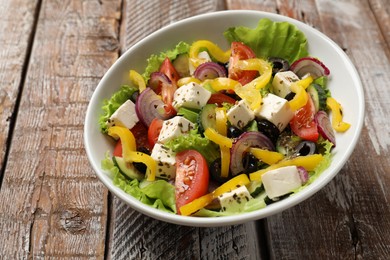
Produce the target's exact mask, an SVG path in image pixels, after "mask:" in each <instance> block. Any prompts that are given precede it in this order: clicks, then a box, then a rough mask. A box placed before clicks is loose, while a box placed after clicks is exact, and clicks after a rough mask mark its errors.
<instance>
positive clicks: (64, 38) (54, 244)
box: [0, 0, 121, 259]
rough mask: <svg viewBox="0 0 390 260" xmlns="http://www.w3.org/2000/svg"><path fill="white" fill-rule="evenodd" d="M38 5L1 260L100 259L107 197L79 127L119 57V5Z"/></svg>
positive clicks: (0, 232) (1, 216)
mask: <svg viewBox="0 0 390 260" xmlns="http://www.w3.org/2000/svg"><path fill="white" fill-rule="evenodd" d="M27 3H30V1H25V3H24V4H20V5H22V6H29V4H27ZM40 6H41V8H40V10H39V21H38V23H37V29H36V33H35V35H34V45H33V48H32V52H31V58H30V62H29V64H28V71H27V74H26V80H25V83H24V87H23V93H22V97H21V102H20V108H19V111H18V117H17V122H16V125H15V129H14V136H13V142H12V145H11V148H10V153H9V158H8V164H7V168H6V169H5V176H4V180H3V185H2V187H1V190H0V201H1V202H2V203H1V204H0V237H1V238H2V242H1V243H0V252H1V258H2V259H28V258H34V259H44V258H51V257H54V258H75V259H76V258H82V257H85V258H103V257H104V250H105V243H104V242H105V233H106V221H107V208H108V207H107V196H108V192H107V190H106V189H105V188H104V186H103V184H101V182H100V181H98V180H97V178H96V177H95V174H94V173H93V171H92V169H91V167H90V165H89V163H88V160H87V158H86V154H85V151H84V145H83V122H84V117H85V111H86V108H87V105H88V102H89V99H90V97H91V95H92V92H93V90H94V89H95V87H96V85H97V83H98V81H99V79H100V78H101V77H102V76H103V74H104V73H105V71H106V70H107V69H108V68H109V66H110V65H111V64H112V63H113V62H114V61H115V60H116V59H117V57H118V50H119V41H118V39H119V29H118V28H119V20H120V8H121V1H119V0H118V1H89V0H85V1H79V0H67V1H54V0H47V1H42V3H41V5H40ZM10 19H11V18H10ZM15 22H16V23H17V22H18V21H15ZM16 65H17V64H16ZM14 74H15V75H17V74H18V73H14ZM5 238H7V239H5Z"/></svg>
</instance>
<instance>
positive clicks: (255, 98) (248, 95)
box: [234, 83, 263, 111]
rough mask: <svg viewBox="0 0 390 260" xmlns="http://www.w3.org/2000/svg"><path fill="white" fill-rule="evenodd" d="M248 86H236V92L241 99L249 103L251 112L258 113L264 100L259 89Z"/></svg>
mask: <svg viewBox="0 0 390 260" xmlns="http://www.w3.org/2000/svg"><path fill="white" fill-rule="evenodd" d="M248 84H249V83H248ZM248 84H246V85H245V86H243V87H241V86H236V88H235V89H234V91H235V92H236V94H237V95H238V96H239V97H240V98H241V99H243V100H245V101H246V103H248V105H249V107H250V109H251V110H253V111H256V110H258V109H260V107H261V103H262V100H263V98H262V96H261V94H260V91H259V90H258V89H256V88H254V87H253V86H252V85H248Z"/></svg>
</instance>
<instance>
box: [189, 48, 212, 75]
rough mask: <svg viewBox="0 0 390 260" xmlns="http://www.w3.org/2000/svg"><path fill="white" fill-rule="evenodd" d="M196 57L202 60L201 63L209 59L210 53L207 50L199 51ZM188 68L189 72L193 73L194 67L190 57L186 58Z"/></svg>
mask: <svg viewBox="0 0 390 260" xmlns="http://www.w3.org/2000/svg"><path fill="white" fill-rule="evenodd" d="M198 59H200V60H202V63H204V62H208V61H211V58H210V55H209V53H208V52H207V51H201V52H199V53H198ZM188 68H189V69H190V74H191V75H194V71H195V69H196V68H195V67H194V65H193V64H192V62H191V59H188Z"/></svg>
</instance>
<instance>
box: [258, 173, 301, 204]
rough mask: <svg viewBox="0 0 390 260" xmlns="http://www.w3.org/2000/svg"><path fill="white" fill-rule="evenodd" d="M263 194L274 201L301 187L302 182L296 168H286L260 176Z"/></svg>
mask: <svg viewBox="0 0 390 260" xmlns="http://www.w3.org/2000/svg"><path fill="white" fill-rule="evenodd" d="M261 181H262V182H263V185H264V189H265V193H266V194H267V196H268V197H269V198H270V199H274V198H277V197H280V196H283V195H286V194H287V193H289V192H291V191H293V190H294V189H297V188H299V187H301V185H302V181H301V178H300V177H299V172H298V168H297V167H296V166H286V167H282V168H278V169H275V170H271V171H268V172H266V173H264V174H263V175H262V176H261Z"/></svg>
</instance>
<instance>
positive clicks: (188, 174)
mask: <svg viewBox="0 0 390 260" xmlns="http://www.w3.org/2000/svg"><path fill="white" fill-rule="evenodd" d="M208 186H209V168H208V166H207V162H206V159H205V158H204V157H203V156H202V155H201V154H200V153H199V152H198V151H195V150H186V151H182V152H179V153H178V154H176V179H175V195H176V209H177V213H178V214H180V207H181V206H183V205H185V204H187V203H189V202H191V201H193V200H194V199H196V198H199V197H201V196H203V195H205V194H206V193H207V191H208Z"/></svg>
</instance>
